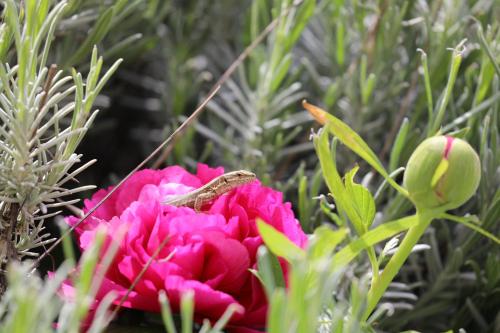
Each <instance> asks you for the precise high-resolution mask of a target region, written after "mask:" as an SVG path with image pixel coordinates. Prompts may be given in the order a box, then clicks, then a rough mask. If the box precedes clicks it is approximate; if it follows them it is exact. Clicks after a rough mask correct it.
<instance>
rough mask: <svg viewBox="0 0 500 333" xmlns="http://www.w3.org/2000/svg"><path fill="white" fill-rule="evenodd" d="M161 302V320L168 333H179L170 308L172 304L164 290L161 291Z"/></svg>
mask: <svg viewBox="0 0 500 333" xmlns="http://www.w3.org/2000/svg"><path fill="white" fill-rule="evenodd" d="M159 301H160V305H161V318H162V320H163V325H164V326H165V329H166V330H167V333H177V329H176V328H175V324H174V318H173V316H172V309H171V308H170V302H169V301H168V298H167V295H166V294H165V291H163V290H161V291H160V295H159Z"/></svg>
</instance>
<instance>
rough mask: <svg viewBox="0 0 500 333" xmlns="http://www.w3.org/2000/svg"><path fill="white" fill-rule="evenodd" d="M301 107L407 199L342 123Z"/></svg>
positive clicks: (312, 108)
mask: <svg viewBox="0 0 500 333" xmlns="http://www.w3.org/2000/svg"><path fill="white" fill-rule="evenodd" d="M302 105H303V106H304V107H305V108H306V109H307V110H308V111H309V112H310V113H311V114H312V115H313V116H314V118H316V120H317V121H319V122H320V123H322V124H324V125H325V128H326V129H327V130H328V131H330V132H331V133H332V134H333V135H335V136H336V137H337V138H338V139H339V140H340V141H341V142H342V143H343V144H345V145H346V146H347V147H348V148H349V149H351V150H352V151H353V152H355V153H356V154H358V155H359V156H360V157H361V158H362V159H364V160H365V161H366V162H367V163H368V164H370V165H371V166H372V167H373V168H374V169H375V170H377V172H378V173H380V174H381V175H382V176H383V177H384V178H385V179H386V180H387V182H388V183H389V184H391V185H392V187H394V188H395V189H396V190H397V191H398V192H400V193H401V194H403V195H404V196H406V197H408V192H407V191H406V190H405V189H404V188H403V187H401V186H399V185H398V184H397V183H396V182H395V181H394V180H393V179H391V178H390V177H389V174H388V173H387V171H385V169H384V167H383V166H382V163H381V162H380V160H379V159H378V157H377V155H375V153H374V152H373V151H372V150H371V149H370V147H369V146H368V145H367V144H366V142H365V141H364V140H363V139H362V138H361V137H360V136H359V135H358V133H356V132H355V131H354V130H353V129H352V128H350V127H349V126H348V125H347V124H345V123H344V122H343V121H341V120H340V119H338V118H337V117H335V116H333V115H331V114H329V113H328V112H326V111H324V110H322V109H320V108H318V107H317V106H314V105H312V104H309V103H307V102H305V101H304V102H302Z"/></svg>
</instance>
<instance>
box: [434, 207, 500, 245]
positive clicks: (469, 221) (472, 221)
mask: <svg viewBox="0 0 500 333" xmlns="http://www.w3.org/2000/svg"><path fill="white" fill-rule="evenodd" d="M441 218H444V219H447V220H450V221H453V222H458V223H461V224H463V225H465V226H466V227H468V228H470V229H472V230H474V231H476V232H478V233H480V234H481V235H483V236H485V237H486V238H489V239H490V240H492V241H494V242H495V243H497V244H500V238H498V237H496V236H495V235H493V234H492V233H490V232H489V231H487V230H484V229H483V228H481V227H480V226H479V225H478V224H477V222H478V221H477V217H476V216H474V215H472V216H463V217H461V216H455V215H451V214H443V215H441Z"/></svg>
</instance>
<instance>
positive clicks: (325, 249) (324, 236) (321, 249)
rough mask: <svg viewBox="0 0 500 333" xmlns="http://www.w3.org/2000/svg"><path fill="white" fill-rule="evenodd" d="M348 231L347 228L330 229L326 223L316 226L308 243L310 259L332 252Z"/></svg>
mask: <svg viewBox="0 0 500 333" xmlns="http://www.w3.org/2000/svg"><path fill="white" fill-rule="evenodd" d="M348 232H349V229H347V228H341V229H338V230H332V228H330V227H329V226H328V225H322V226H320V227H318V228H316V230H314V234H313V237H312V238H311V240H310V245H309V251H310V252H311V255H310V257H311V259H318V258H322V257H324V256H327V255H329V254H331V253H333V251H334V250H335V248H336V247H337V246H338V245H339V244H340V242H342V241H343V240H344V239H345V237H346V236H347V234H348Z"/></svg>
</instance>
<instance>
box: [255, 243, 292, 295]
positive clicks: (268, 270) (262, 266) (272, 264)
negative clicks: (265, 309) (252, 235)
mask: <svg viewBox="0 0 500 333" xmlns="http://www.w3.org/2000/svg"><path fill="white" fill-rule="evenodd" d="M257 267H258V269H259V270H258V276H259V278H260V280H261V282H262V284H263V286H264V289H265V290H266V295H267V297H268V298H270V297H271V295H272V294H273V291H274V290H275V289H276V288H278V287H279V288H284V287H285V278H284V277H283V271H282V270H281V266H280V263H279V261H278V258H277V257H276V256H275V255H274V254H273V253H271V252H270V251H269V250H268V249H267V248H266V247H265V246H261V247H260V248H259V250H258V251H257Z"/></svg>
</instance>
